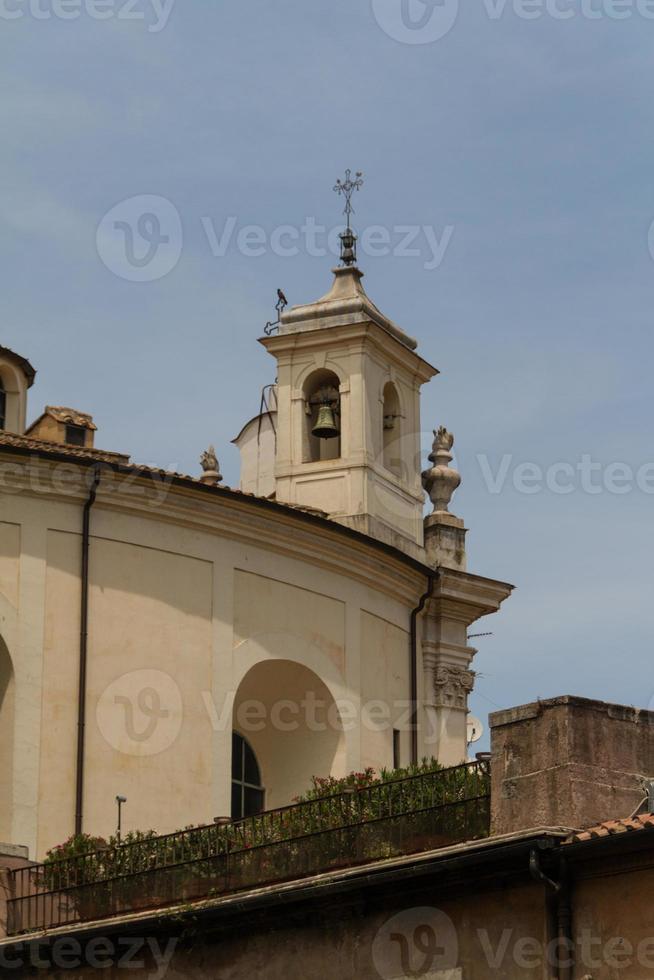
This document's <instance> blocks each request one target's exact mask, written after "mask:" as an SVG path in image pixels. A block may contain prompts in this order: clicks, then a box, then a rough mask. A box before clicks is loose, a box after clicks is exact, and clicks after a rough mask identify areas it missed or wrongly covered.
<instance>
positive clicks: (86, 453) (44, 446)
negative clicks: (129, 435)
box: [0, 431, 129, 465]
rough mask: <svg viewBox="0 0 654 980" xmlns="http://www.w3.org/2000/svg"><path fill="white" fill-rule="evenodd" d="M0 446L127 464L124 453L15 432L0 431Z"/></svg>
mask: <svg viewBox="0 0 654 980" xmlns="http://www.w3.org/2000/svg"><path fill="white" fill-rule="evenodd" d="M0 446H7V447H8V448H12V447H13V448H15V449H33V450H34V452H39V453H48V454H50V455H52V456H68V457H70V458H71V459H91V460H92V459H95V460H101V461H102V462H106V463H120V464H123V465H126V464H128V463H129V456H126V455H124V453H113V452H110V451H109V450H105V449H89V448H87V447H82V446H71V445H70V444H69V443H61V442H48V441H46V440H45V439H33V438H32V437H31V436H19V435H17V434H16V433H15V432H4V431H0Z"/></svg>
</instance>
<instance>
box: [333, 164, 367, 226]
mask: <svg viewBox="0 0 654 980" xmlns="http://www.w3.org/2000/svg"><path fill="white" fill-rule="evenodd" d="M362 187H363V174H362V173H361V171H360V170H357V172H356V174H355V175H354V180H352V171H351V170H349V169H348V170H346V171H345V180H341V179H340V177H339V179H338V180H337V181H336V183H335V184H334V190H335V191H336V193H337V194H339V195H340V194H343V195H344V196H345V210H344V211H343V214H344V215H345V216H346V217H347V227H348V229H349V227H350V215H352V214H354V208H353V207H352V195H353V194H354V192H355V191H358V190H360V189H361V188H362Z"/></svg>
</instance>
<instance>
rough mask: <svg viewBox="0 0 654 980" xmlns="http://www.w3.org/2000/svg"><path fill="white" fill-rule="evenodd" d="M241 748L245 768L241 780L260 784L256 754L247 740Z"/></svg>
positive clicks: (255, 784) (252, 784)
mask: <svg viewBox="0 0 654 980" xmlns="http://www.w3.org/2000/svg"><path fill="white" fill-rule="evenodd" d="M243 749H244V752H243V764H244V770H245V776H244V777H243V782H244V783H249V784H250V785H251V786H261V774H260V772H259V764H258V762H257V759H256V756H255V754H254V752H253V751H252V749H251V748H250V746H249V745H248V743H247V742H245V743H244V745H243Z"/></svg>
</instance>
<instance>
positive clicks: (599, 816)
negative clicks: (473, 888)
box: [490, 696, 654, 834]
mask: <svg viewBox="0 0 654 980" xmlns="http://www.w3.org/2000/svg"><path fill="white" fill-rule="evenodd" d="M490 726H491V752H492V804H491V814H492V815H491V822H492V832H493V833H494V834H507V833H511V832H513V831H517V830H525V829H527V828H530V827H537V826H550V827H559V826H561V827H570V828H584V827H590V826H593V825H594V824H598V823H601V822H602V821H604V820H611V819H615V818H622V817H629V816H631V814H632V813H633V812H634V811H635V810H636V809H637V808H638V806H639V804H640V803H641V802H642V800H643V798H644V797H645V796H646V790H645V789H644V788H643V785H642V781H643V780H644V779H645V778H652V777H654V712H652V711H644V710H640V709H638V708H627V707H624V706H622V705H616V704H607V703H605V702H604V701H590V700H587V699H586V698H577V697H571V696H564V697H558V698H552V699H551V700H547V701H535V702H534V703H533V704H526V705H522V706H521V707H518V708H510V709H509V710H507V711H497V712H495V713H494V714H492V715H491V716H490Z"/></svg>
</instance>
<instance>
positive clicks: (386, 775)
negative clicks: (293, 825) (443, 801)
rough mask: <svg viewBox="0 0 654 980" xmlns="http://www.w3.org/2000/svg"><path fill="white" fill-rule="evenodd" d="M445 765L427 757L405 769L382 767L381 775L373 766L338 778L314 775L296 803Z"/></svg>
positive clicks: (415, 774) (373, 784) (417, 774)
mask: <svg viewBox="0 0 654 980" xmlns="http://www.w3.org/2000/svg"><path fill="white" fill-rule="evenodd" d="M442 768H443V767H442V766H441V765H440V764H439V763H438V762H437V761H436V759H434V758H431V759H428V758H427V757H425V758H424V759H423V760H422V762H419V763H414V764H412V765H410V766H406V767H405V768H403V769H380V771H379V775H377V774H376V770H375V769H373V768H372V767H371V766H368V768H367V769H364V771H363V772H351V773H349V774H348V775H347V776H343V777H342V778H340V779H337V778H336V777H335V776H312V777H311V789H309V790H308V791H307V792H306V793H303V794H302V795H301V796H295V797H294V802H295V803H306V802H308V801H309V800H320V799H324V798H325V797H327V796H335V795H336V794H337V793H343V792H348V790H352V789H354V790H360V789H365V788H366V787H368V786H378V785H379V784H380V783H390V782H394V781H395V780H398V779H407V778H408V777H410V776H420V775H422V774H423V773H428V772H438V771H440V770H441V769H442Z"/></svg>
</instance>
